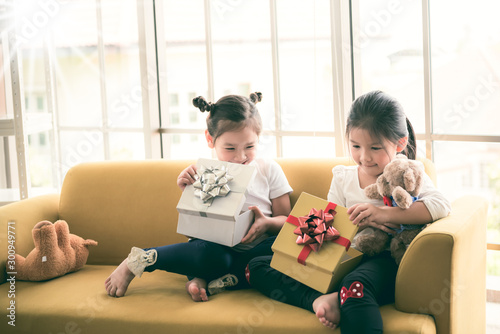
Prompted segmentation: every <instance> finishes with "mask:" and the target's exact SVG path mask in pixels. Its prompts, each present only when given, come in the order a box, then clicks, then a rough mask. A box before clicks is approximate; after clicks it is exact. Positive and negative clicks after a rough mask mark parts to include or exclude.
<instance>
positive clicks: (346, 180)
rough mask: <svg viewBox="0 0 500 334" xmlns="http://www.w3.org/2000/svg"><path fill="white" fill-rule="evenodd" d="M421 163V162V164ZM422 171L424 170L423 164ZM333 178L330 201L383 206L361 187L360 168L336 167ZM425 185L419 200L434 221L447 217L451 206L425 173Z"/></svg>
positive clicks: (346, 204) (346, 205) (343, 204)
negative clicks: (367, 194) (370, 197)
mask: <svg viewBox="0 0 500 334" xmlns="http://www.w3.org/2000/svg"><path fill="white" fill-rule="evenodd" d="M419 163H420V162H419ZM420 164H421V169H422V170H424V169H423V164H422V163H420ZM332 172H333V178H332V184H331V186H330V191H329V192H328V201H330V202H333V203H336V204H338V205H341V206H344V207H346V208H349V207H350V206H352V205H354V204H357V203H371V204H373V205H376V206H383V205H384V203H383V200H381V199H380V200H378V199H369V198H368V197H366V195H365V193H364V189H362V188H361V187H360V185H359V177H358V166H342V165H340V166H335V167H334V168H333V169H332ZM423 182H424V183H423V185H422V189H421V191H420V195H419V196H418V200H417V201H420V202H423V203H424V204H425V206H426V207H427V209H428V210H429V212H430V214H431V216H432V220H433V221H436V220H438V219H440V218H443V217H446V216H447V215H448V214H449V213H450V211H451V204H450V202H449V200H448V199H446V198H445V197H444V196H443V195H442V194H441V192H439V191H438V190H436V189H435V188H434V184H433V182H432V180H431V178H430V177H429V176H428V175H427V174H425V173H424V177H423Z"/></svg>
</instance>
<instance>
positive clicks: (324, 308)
mask: <svg viewBox="0 0 500 334" xmlns="http://www.w3.org/2000/svg"><path fill="white" fill-rule="evenodd" d="M338 297H339V294H338V292H334V293H330V294H327V295H322V296H320V297H318V298H316V299H315V300H314V302H313V310H314V312H316V316H317V317H318V319H319V322H321V323H322V324H323V325H325V326H326V327H329V328H331V329H335V328H337V326H338V325H339V323H340V307H339V298H338Z"/></svg>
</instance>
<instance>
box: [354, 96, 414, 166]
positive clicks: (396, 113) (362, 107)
mask: <svg viewBox="0 0 500 334" xmlns="http://www.w3.org/2000/svg"><path fill="white" fill-rule="evenodd" d="M353 128H360V129H364V130H366V131H368V132H369V133H370V135H371V136H372V137H374V138H377V139H378V140H379V141H380V142H381V143H382V142H383V139H387V140H389V141H390V142H392V143H395V144H398V142H399V140H400V139H401V138H403V137H408V144H407V145H406V148H405V149H404V150H403V151H402V152H401V153H403V154H405V155H406V156H407V157H408V159H415V157H416V152H417V142H416V138H415V131H414V130H413V126H412V125H411V123H410V120H409V119H408V118H407V117H406V115H405V113H404V111H403V106H402V105H401V104H400V103H399V102H398V101H397V100H396V99H394V98H393V97H392V96H390V95H387V94H386V93H384V92H381V91H378V90H376V91H372V92H369V93H366V94H364V95H361V96H360V97H358V98H357V99H356V100H354V102H353V103H352V105H351V110H350V111H349V115H348V117H347V122H346V137H347V138H349V134H350V132H351V130H352V129H353Z"/></svg>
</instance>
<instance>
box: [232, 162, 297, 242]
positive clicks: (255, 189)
mask: <svg viewBox="0 0 500 334" xmlns="http://www.w3.org/2000/svg"><path fill="white" fill-rule="evenodd" d="M250 166H255V168H256V170H257V173H256V175H255V178H254V180H253V182H252V184H250V185H249V186H248V188H247V191H248V193H247V199H246V202H245V204H244V205H243V210H244V211H247V210H248V207H249V206H253V205H256V206H258V207H259V209H260V210H261V211H262V213H263V214H264V215H265V216H271V215H272V202H271V200H272V199H275V198H278V197H280V196H282V195H284V194H288V193H291V192H292V187H290V184H289V183H288V180H287V178H286V176H285V173H284V172H283V170H282V169H281V166H280V165H279V164H278V163H277V162H276V161H274V160H268V159H261V158H258V159H255V160H253V161H252V162H251V163H250ZM267 237H268V235H267V234H264V235H262V236H261V237H260V238H257V239H256V240H255V241H253V242H251V243H249V244H238V245H236V246H234V247H233V249H235V250H247V249H250V248H253V247H255V246H256V245H258V244H259V243H261V242H262V241H263V240H264V239H266V238H267Z"/></svg>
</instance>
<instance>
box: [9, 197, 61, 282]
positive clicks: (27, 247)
mask: <svg viewBox="0 0 500 334" xmlns="http://www.w3.org/2000/svg"><path fill="white" fill-rule="evenodd" d="M58 218H59V195H58V194H51V195H43V196H37V197H33V198H30V199H26V200H23V201H19V202H15V203H11V204H8V205H5V206H2V207H0V245H2V249H1V251H0V284H2V283H4V282H5V280H6V278H7V277H6V273H5V272H6V270H5V266H6V263H7V259H8V257H9V249H8V246H9V244H10V245H13V246H15V253H17V254H20V255H23V256H26V255H28V253H29V252H30V251H31V250H32V249H33V247H34V244H33V238H32V235H31V230H32V229H33V226H35V224H36V223H38V222H40V221H42V220H49V221H51V222H55V221H56V220H57V219H58ZM9 222H11V223H9ZM9 230H10V234H11V235H12V237H11V241H10V242H7V241H8V235H9ZM13 233H15V234H13ZM11 248H12V247H11ZM13 251H14V249H11V250H10V253H11V254H10V255H12V252H13Z"/></svg>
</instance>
